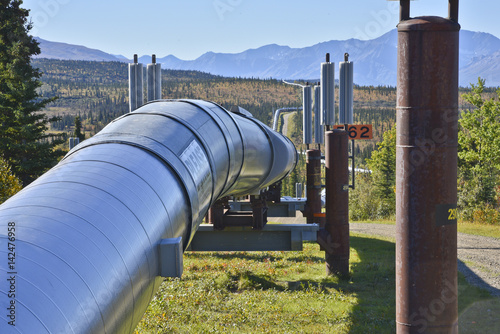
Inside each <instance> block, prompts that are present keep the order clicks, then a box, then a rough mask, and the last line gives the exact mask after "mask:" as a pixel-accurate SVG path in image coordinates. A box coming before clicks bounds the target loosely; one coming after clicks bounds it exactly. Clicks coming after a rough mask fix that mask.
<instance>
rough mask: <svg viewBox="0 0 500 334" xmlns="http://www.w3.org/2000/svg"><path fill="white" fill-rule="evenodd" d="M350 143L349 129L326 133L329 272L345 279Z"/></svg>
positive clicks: (326, 253) (346, 267)
mask: <svg viewBox="0 0 500 334" xmlns="http://www.w3.org/2000/svg"><path fill="white" fill-rule="evenodd" d="M348 142H349V140H348V133H347V131H345V130H333V131H328V132H326V135H325V172H326V175H325V176H326V182H325V183H326V205H325V207H326V225H325V231H324V232H323V234H322V242H323V245H322V246H323V248H324V249H325V260H326V273H327V274H328V275H339V276H342V277H346V276H348V275H349V169H348V164H349V153H348ZM318 237H319V236H318ZM325 239H326V240H325Z"/></svg>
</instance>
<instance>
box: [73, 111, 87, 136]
mask: <svg viewBox="0 0 500 334" xmlns="http://www.w3.org/2000/svg"><path fill="white" fill-rule="evenodd" d="M73 137H77V138H78V140H79V141H80V143H81V142H82V141H84V140H85V133H82V121H81V120H80V116H76V117H75V131H74V132H73Z"/></svg>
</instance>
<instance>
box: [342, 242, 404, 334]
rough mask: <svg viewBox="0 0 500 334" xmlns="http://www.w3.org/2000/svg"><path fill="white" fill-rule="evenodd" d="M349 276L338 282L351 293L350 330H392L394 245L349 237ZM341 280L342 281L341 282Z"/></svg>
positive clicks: (393, 317) (392, 331) (353, 331)
mask: <svg viewBox="0 0 500 334" xmlns="http://www.w3.org/2000/svg"><path fill="white" fill-rule="evenodd" d="M350 246H351V248H352V249H354V250H355V251H356V253H357V257H358V258H359V261H358V262H355V261H354V260H355V259H353V258H352V257H353V254H352V253H351V278H350V280H349V282H345V283H342V284H341V287H342V285H344V286H343V288H344V291H349V292H351V293H353V294H355V295H356V296H357V298H358V303H357V305H356V306H355V307H354V308H353V311H352V320H353V321H352V322H353V326H352V328H351V330H350V333H394V332H395V330H396V325H395V320H394V319H395V313H396V306H395V303H396V301H395V244H394V243H393V242H389V241H384V240H379V239H373V238H369V237H358V236H351V238H350ZM341 282H342V281H341Z"/></svg>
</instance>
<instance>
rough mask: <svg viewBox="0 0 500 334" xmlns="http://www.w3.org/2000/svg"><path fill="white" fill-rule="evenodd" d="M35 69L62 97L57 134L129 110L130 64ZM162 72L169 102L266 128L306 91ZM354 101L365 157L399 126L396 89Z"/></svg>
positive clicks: (364, 90) (48, 92) (47, 90)
mask: <svg viewBox="0 0 500 334" xmlns="http://www.w3.org/2000/svg"><path fill="white" fill-rule="evenodd" d="M33 65H34V66H36V67H39V68H40V69H41V71H42V72H43V77H42V82H43V87H42V88H41V90H42V93H43V95H44V96H46V97H52V96H58V97H59V99H58V100H56V101H55V102H53V103H52V104H51V105H50V106H49V108H48V110H47V113H48V114H49V115H58V116H60V117H61V118H62V120H61V121H60V122H57V123H56V124H54V125H53V129H52V130H54V131H62V132H67V133H68V134H69V133H71V132H72V131H73V126H74V118H75V116H80V119H81V121H82V123H83V131H84V132H85V133H86V136H87V137H90V136H92V135H94V134H95V133H96V132H98V131H99V130H100V129H102V128H103V127H104V126H105V125H106V124H107V123H108V122H110V121H111V120H113V119H115V118H116V117H118V116H120V115H123V114H124V113H127V112H128V110H129V109H128V67H127V66H128V65H127V64H124V63H120V62H91V61H71V60H53V59H35V60H33ZM162 73H163V78H162V95H163V97H164V98H166V99H182V98H188V99H205V100H210V101H214V102H217V103H219V104H221V105H222V106H224V107H225V108H231V107H232V106H235V105H238V106H241V107H243V108H245V109H247V110H248V111H250V112H251V113H252V114H253V115H254V116H255V117H256V118H258V119H260V120H261V121H263V122H264V123H266V124H271V122H272V114H273V112H274V110H276V109H278V108H281V107H296V106H301V105H302V100H301V99H302V97H301V95H302V90H301V89H300V88H298V87H296V86H290V85H286V84H283V83H282V82H280V81H278V80H273V79H270V80H260V79H248V78H225V77H220V76H215V75H211V74H208V73H203V72H197V71H177V70H163V71H162ZM354 100H355V101H354V105H355V110H354V115H355V116H354V120H355V123H368V124H373V128H374V135H375V138H376V139H375V140H373V141H369V142H360V143H359V144H358V149H357V151H358V153H359V155H360V157H363V158H365V157H368V156H369V155H370V152H371V150H372V149H373V148H374V147H375V143H376V142H377V141H378V140H380V138H381V135H382V133H383V132H384V131H386V130H387V129H389V128H390V127H391V126H392V124H393V123H394V121H395V103H396V90H395V88H393V87H356V88H355V92H354ZM297 123H298V124H297V125H300V124H301V122H297ZM300 131H301V130H300V129H297V131H296V132H298V133H295V136H294V137H295V138H297V144H300V143H299V142H298V138H300V137H301V134H300Z"/></svg>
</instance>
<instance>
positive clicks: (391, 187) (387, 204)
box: [368, 125, 396, 217]
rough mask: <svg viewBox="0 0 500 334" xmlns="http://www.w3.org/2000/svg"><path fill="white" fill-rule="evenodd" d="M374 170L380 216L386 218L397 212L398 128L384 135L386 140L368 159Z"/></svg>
mask: <svg viewBox="0 0 500 334" xmlns="http://www.w3.org/2000/svg"><path fill="white" fill-rule="evenodd" d="M368 166H369V167H370V169H371V170H372V180H373V193H374V195H376V196H378V197H380V199H381V202H380V203H381V205H380V208H379V216H380V217H386V216H390V215H392V214H393V213H394V212H395V211H396V192H395V187H396V126H395V125H394V126H393V127H392V128H391V129H390V130H389V131H386V132H385V133H384V139H383V140H382V142H380V143H379V144H378V146H377V149H376V150H375V151H373V152H372V157H371V159H368Z"/></svg>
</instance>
